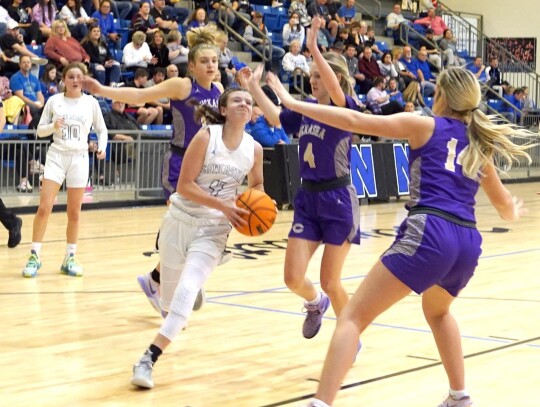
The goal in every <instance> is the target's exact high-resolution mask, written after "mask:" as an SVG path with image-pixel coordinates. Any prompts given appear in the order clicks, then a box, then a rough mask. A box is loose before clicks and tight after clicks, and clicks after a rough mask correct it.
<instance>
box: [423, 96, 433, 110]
mask: <svg viewBox="0 0 540 407" xmlns="http://www.w3.org/2000/svg"><path fill="white" fill-rule="evenodd" d="M424 102H425V103H426V106H427V107H429V108H430V109H431V108H433V98H432V97H426V98H424Z"/></svg>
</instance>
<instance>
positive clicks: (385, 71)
mask: <svg viewBox="0 0 540 407" xmlns="http://www.w3.org/2000/svg"><path fill="white" fill-rule="evenodd" d="M377 64H378V65H379V70H380V72H381V75H382V76H383V77H384V79H386V80H387V81H389V80H390V79H391V78H397V77H398V76H399V74H398V72H397V71H396V67H395V66H394V64H393V62H392V54H391V53H390V52H388V51H387V52H385V53H384V54H383V56H382V58H381V60H380V61H377Z"/></svg>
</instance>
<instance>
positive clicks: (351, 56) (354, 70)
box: [343, 44, 366, 90]
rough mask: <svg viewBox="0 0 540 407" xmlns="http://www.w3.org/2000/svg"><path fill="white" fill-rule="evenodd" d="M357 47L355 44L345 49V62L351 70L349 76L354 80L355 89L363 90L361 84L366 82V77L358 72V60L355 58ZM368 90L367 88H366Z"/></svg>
mask: <svg viewBox="0 0 540 407" xmlns="http://www.w3.org/2000/svg"><path fill="white" fill-rule="evenodd" d="M355 54H356V46H355V45H354V44H348V45H347V47H346V49H345V54H344V55H343V56H344V57H345V62H347V68H348V69H349V76H350V77H351V78H354V80H355V83H356V87H355V89H358V90H361V89H362V85H361V83H362V82H363V81H365V79H366V76H365V75H364V74H363V73H361V72H360V71H359V70H358V58H356V56H355ZM364 89H366V86H364Z"/></svg>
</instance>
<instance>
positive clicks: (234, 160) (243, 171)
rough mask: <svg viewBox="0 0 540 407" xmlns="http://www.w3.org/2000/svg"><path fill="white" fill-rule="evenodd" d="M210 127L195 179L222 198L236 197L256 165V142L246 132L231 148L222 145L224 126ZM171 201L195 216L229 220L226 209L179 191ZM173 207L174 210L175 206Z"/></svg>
mask: <svg viewBox="0 0 540 407" xmlns="http://www.w3.org/2000/svg"><path fill="white" fill-rule="evenodd" d="M207 129H208V131H209V133H210V140H209V142H208V148H207V150H206V155H205V157H204V164H203V167H202V169H201V172H200V174H199V176H198V177H197V179H196V180H195V182H196V183H197V185H199V186H200V187H201V188H202V189H203V190H204V191H205V192H207V193H208V194H210V195H212V196H214V197H217V198H219V199H227V198H230V197H234V196H236V194H237V193H238V192H237V191H238V187H239V186H240V185H241V184H242V182H243V181H244V178H245V177H246V175H247V174H248V173H249V172H250V171H251V169H252V168H253V162H254V160H255V141H254V140H253V137H251V136H250V135H249V134H247V133H246V132H244V135H243V137H242V141H241V143H240V145H239V146H238V148H237V149H236V150H234V151H231V150H229V149H228V148H227V147H226V146H225V144H223V139H222V132H223V125H221V124H215V125H211V126H208V127H207ZM184 165H186V163H184ZM170 200H171V206H173V207H174V209H179V210H181V211H182V212H185V213H187V214H188V215H191V216H193V217H196V218H206V219H212V220H213V221H216V220H217V221H218V222H228V220H227V217H226V216H225V215H224V214H223V212H221V211H219V210H217V209H214V208H209V207H206V206H202V205H199V204H197V203H195V202H192V201H190V200H188V199H186V198H184V197H183V196H181V195H180V194H178V193H177V192H175V193H174V194H173V195H171V198H170ZM170 209H172V210H174V209H173V208H172V207H171V208H170ZM211 223H213V222H211Z"/></svg>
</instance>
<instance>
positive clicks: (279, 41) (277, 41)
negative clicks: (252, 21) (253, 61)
mask: <svg viewBox="0 0 540 407" xmlns="http://www.w3.org/2000/svg"><path fill="white" fill-rule="evenodd" d="M270 34H271V35H270ZM268 36H269V37H270V40H271V41H272V45H275V46H276V47H283V34H282V33H281V32H272V33H268Z"/></svg>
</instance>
